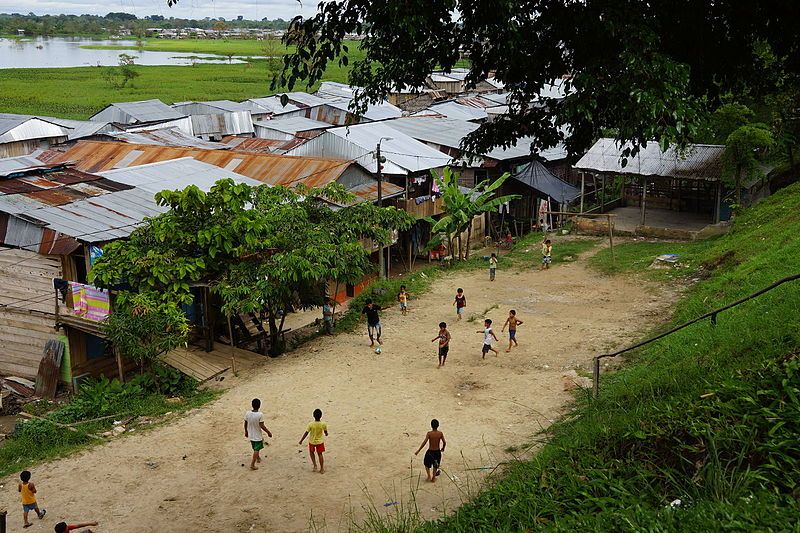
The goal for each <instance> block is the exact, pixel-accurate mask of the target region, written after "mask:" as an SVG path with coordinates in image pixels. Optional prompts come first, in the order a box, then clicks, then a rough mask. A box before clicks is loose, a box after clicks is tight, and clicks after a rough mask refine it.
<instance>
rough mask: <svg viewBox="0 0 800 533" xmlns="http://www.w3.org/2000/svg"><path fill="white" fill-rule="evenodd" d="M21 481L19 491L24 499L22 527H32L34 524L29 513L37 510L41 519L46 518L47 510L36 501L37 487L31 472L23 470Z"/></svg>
mask: <svg viewBox="0 0 800 533" xmlns="http://www.w3.org/2000/svg"><path fill="white" fill-rule="evenodd" d="M19 479H20V483H19V484H18V485H17V491H18V492H19V494H20V497H21V499H22V519H23V523H22V527H31V526H32V525H33V524H31V523H30V522H28V513H29V512H31V511H36V516H38V517H39V520H41V519H42V518H44V515H45V514H47V511H45V510H44V509H42V510H41V511H40V510H39V504H38V503H36V487H35V486H34V485H33V483H32V482H31V473H30V472H28V471H27V470H23V471H22V473H21V474H20V475H19Z"/></svg>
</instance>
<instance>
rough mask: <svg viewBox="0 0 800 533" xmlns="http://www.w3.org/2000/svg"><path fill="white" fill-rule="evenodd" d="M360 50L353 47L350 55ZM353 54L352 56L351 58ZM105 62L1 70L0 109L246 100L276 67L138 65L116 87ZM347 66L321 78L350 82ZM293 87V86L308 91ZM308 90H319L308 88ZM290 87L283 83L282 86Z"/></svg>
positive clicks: (225, 47)
mask: <svg viewBox="0 0 800 533" xmlns="http://www.w3.org/2000/svg"><path fill="white" fill-rule="evenodd" d="M192 43H194V41H159V43H157V44H160V45H161V44H163V45H169V46H171V45H182V46H184V47H185V49H181V50H175V51H176V52H178V51H182V52H190V53H191V52H196V53H201V52H204V51H205V53H217V52H219V53H222V54H224V53H225V51H228V52H230V53H235V54H236V55H239V54H240V53H242V54H243V55H251V54H250V53H244V52H243V51H249V52H251V53H252V54H261V53H263V52H259V51H257V50H256V49H255V47H256V44H257V42H256V41H205V40H204V41H201V42H200V43H199V44H198V46H201V47H202V46H207V47H208V48H204V49H203V50H198V49H193V48H192V47H193V44H192ZM360 53H361V52H360V51H359V50H358V49H357V48H356V47H352V48H351V56H354V55H359V54H360ZM351 59H354V57H351ZM104 69H105V67H75V68H47V69H3V70H0V113H21V114H31V115H46V116H57V117H62V118H72V119H87V118H89V117H90V116H92V115H93V114H95V113H96V112H98V111H99V110H100V109H102V108H103V107H104V106H106V105H108V104H110V103H112V102H122V101H132V100H146V99H151V98H158V99H160V100H162V101H163V102H165V103H168V104H172V103H175V102H181V101H187V100H223V99H224V100H236V101H240V100H244V99H247V98H254V97H259V96H266V95H269V94H272V93H273V92H274V91H270V83H271V81H272V78H273V72H272V71H271V70H270V68H269V66H268V61H267V60H260V59H254V60H251V61H250V62H248V63H244V64H232V65H231V64H202V63H198V64H195V65H191V66H188V65H187V66H136V67H134V69H135V70H136V72H138V73H139V77H138V78H136V79H135V80H134V82H133V85H132V86H129V87H125V88H122V89H115V88H113V87H111V86H109V84H108V83H107V82H106V80H105V79H104V78H103V72H104ZM348 74H349V67H341V66H339V65H338V64H331V65H330V66H329V67H328V69H327V70H326V71H325V76H324V79H323V81H338V82H342V83H346V82H347V77H348ZM306 89H307V88H306V87H305V86H300V85H298V86H295V90H306ZM308 89H311V90H313V89H315V87H310V88H308ZM281 90H286V89H285V88H279V91H278V92H280V91H281Z"/></svg>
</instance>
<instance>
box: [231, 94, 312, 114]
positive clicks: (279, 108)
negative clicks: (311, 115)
mask: <svg viewBox="0 0 800 533" xmlns="http://www.w3.org/2000/svg"><path fill="white" fill-rule="evenodd" d="M245 102H250V103H252V104H253V105H254V106H255V107H256V112H261V113H272V114H273V115H280V114H282V113H291V112H293V111H298V110H300V108H299V107H297V106H296V105H294V104H291V103H287V104H286V105H285V106H283V105H281V99H280V98H278V97H277V96H267V97H265V98H250V99H249V100H245ZM242 103H244V102H242ZM259 110H260V111H259Z"/></svg>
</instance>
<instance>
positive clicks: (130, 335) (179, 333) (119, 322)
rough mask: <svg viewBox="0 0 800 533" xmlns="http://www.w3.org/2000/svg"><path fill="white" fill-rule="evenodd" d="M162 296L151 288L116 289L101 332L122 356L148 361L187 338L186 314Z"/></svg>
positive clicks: (140, 361) (138, 361)
mask: <svg viewBox="0 0 800 533" xmlns="http://www.w3.org/2000/svg"><path fill="white" fill-rule="evenodd" d="M98 279H99V278H98ZM164 296H165V293H156V292H154V291H148V292H142V293H131V292H126V291H121V292H120V293H118V295H117V298H116V300H115V302H114V303H115V305H114V312H113V313H112V314H111V315H109V317H108V319H106V321H105V322H103V332H104V333H105V335H106V338H107V339H108V340H109V341H110V342H111V343H112V344H113V345H114V347H115V348H116V349H118V350H120V351H121V352H122V355H123V356H124V357H127V358H129V359H132V360H134V361H136V362H137V363H139V364H144V363H148V362H152V361H155V360H156V359H158V357H159V356H161V355H163V354H165V353H167V352H169V351H171V350H174V349H175V348H177V347H178V346H180V345H181V344H184V343H185V342H186V341H187V338H188V335H189V324H188V321H187V319H186V315H184V314H183V312H182V311H181V309H180V307H178V305H177V304H176V302H174V301H169V300H165V299H164V298H163V297H164Z"/></svg>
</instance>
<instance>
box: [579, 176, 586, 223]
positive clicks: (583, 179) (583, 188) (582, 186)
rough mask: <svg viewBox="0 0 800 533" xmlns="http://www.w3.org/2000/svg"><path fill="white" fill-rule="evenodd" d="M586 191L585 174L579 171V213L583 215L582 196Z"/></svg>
mask: <svg viewBox="0 0 800 533" xmlns="http://www.w3.org/2000/svg"><path fill="white" fill-rule="evenodd" d="M585 191H586V173H585V172H583V171H581V210H580V213H583V195H584V194H585Z"/></svg>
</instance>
